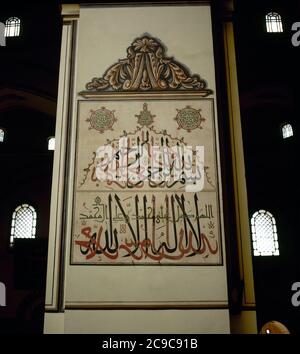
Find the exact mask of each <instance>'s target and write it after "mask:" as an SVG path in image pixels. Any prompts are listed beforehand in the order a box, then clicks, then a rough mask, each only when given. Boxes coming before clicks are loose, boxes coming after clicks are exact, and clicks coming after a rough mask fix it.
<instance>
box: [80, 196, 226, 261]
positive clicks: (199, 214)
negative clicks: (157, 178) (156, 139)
mask: <svg viewBox="0 0 300 354" xmlns="http://www.w3.org/2000/svg"><path fill="white" fill-rule="evenodd" d="M105 194H106V196H105V198H106V199H105V200H102V198H103V197H102V198H101V197H100V196H96V197H95V199H94V202H93V203H92V204H91V205H89V206H87V205H86V203H83V205H82V208H81V210H82V211H81V212H80V213H79V220H80V233H79V235H77V236H78V237H77V238H76V239H75V247H77V249H76V250H77V253H78V254H79V255H80V256H81V257H83V259H84V260H85V261H92V262H95V263H99V264H105V263H107V262H108V263H110V262H112V261H114V262H117V263H131V264H132V263H136V262H137V263H148V262H167V263H172V262H174V261H178V260H181V261H182V260H184V259H187V260H188V263H192V262H193V258H196V259H197V258H201V259H203V260H207V259H209V258H210V257H214V256H215V255H216V254H217V253H218V251H219V244H218V238H217V237H216V234H217V232H218V230H217V229H216V228H215V215H214V213H215V211H214V207H213V205H212V204H211V203H209V204H207V203H204V204H203V203H201V201H200V200H199V198H200V194H196V193H195V194H194V195H192V196H190V195H189V196H188V198H187V197H186V196H184V194H181V195H179V194H177V193H175V194H165V195H164V198H163V200H161V198H160V200H157V197H156V195H154V194H153V195H152V196H149V195H146V194H144V195H140V194H135V195H133V194H131V195H129V196H128V193H126V195H124V193H122V194H121V195H118V194H116V193H105ZM102 196H103V194H102ZM83 210H84V212H83ZM197 261H198V262H199V260H198V259H197Z"/></svg>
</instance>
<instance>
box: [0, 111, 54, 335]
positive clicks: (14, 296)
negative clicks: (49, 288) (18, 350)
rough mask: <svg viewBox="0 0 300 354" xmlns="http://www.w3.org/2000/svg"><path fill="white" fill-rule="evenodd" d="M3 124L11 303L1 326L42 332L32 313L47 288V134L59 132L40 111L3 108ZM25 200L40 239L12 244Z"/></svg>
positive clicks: (3, 211)
mask: <svg viewBox="0 0 300 354" xmlns="http://www.w3.org/2000/svg"><path fill="white" fill-rule="evenodd" d="M0 126H2V127H5V130H6V136H5V140H4V142H3V143H1V144H0V166H1V173H0V185H1V191H0V200H1V203H0V260H1V261H0V262H1V266H0V279H1V281H2V282H4V284H5V285H6V288H7V306H6V307H4V308H1V313H0V315H1V316H0V319H1V318H2V320H4V319H5V323H6V324H5V325H4V328H1V321H0V328H1V329H2V330H4V331H12V332H13V331H18V330H19V331H25V332H26V331H30V330H34V329H35V330H39V331H41V330H42V328H41V319H40V320H39V321H33V315H34V309H35V308H36V307H37V306H42V304H43V299H44V291H45V276H46V260H47V241H48V229H49V214H50V194H51V178H52V163H53V151H48V145H47V139H48V137H49V136H53V135H54V127H55V122H54V119H53V117H49V116H47V115H45V114H42V113H40V112H37V111H34V110H29V109H25V108H23V109H22V108H18V109H14V110H10V111H6V112H1V116H0ZM24 203H26V204H29V205H32V206H33V207H34V208H35V210H36V213H37V228H36V239H35V240H16V242H15V245H14V246H13V248H11V247H10V228H11V218H12V213H13V211H14V210H15V208H16V207H17V206H19V205H21V204H24ZM42 313H43V312H42V311H40V314H39V316H41V315H42ZM7 321H8V323H11V328H10V327H9V326H7ZM38 324H39V325H40V326H39V328H37V327H36V326H37V325H38Z"/></svg>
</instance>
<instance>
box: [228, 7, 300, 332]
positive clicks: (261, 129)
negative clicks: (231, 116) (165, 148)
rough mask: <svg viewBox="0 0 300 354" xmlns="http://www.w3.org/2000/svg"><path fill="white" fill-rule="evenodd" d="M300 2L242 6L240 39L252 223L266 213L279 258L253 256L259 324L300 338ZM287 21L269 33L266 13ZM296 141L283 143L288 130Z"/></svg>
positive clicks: (238, 16)
mask: <svg viewBox="0 0 300 354" xmlns="http://www.w3.org/2000/svg"><path fill="white" fill-rule="evenodd" d="M299 5H300V3H299V2H298V1H291V2H284V1H264V2H259V1H251V2H246V1H236V9H237V12H236V15H235V34H236V45H237V63H238V77H239V89H240V104H241V117H242V127H243V140H244V154H245V165H246V180H247V190H248V204H249V219H250V218H251V216H252V215H253V213H254V212H255V211H257V210H259V209H265V210H268V211H269V212H271V213H272V214H273V216H274V217H275V219H276V222H277V230H278V240H279V248H280V255H279V256H276V257H269V256H268V257H267V256H264V257H263V256H262V257H253V266H254V280H255V294H256V302H257V316H258V327H259V328H261V327H262V325H263V324H264V323H266V322H267V321H270V320H277V321H281V322H282V323H284V324H285V325H286V326H287V327H288V328H289V329H290V331H291V332H293V333H299V332H300V329H299V326H298V324H297V323H298V322H299V318H300V310H299V309H298V308H295V307H293V305H292V303H291V297H292V294H293V292H292V291H291V287H292V284H293V283H294V282H296V281H299V279H300V274H299V269H300V264H299V262H300V261H299V258H300V257H299V253H300V243H299V235H300V229H299V223H298V219H299V203H298V200H299V196H300V193H299V185H298V181H299V169H298V151H299V113H300V112H299V109H300V108H299V98H300V90H299V85H298V82H299V79H300V77H299V70H298V66H299V62H300V49H299V48H297V47H293V46H292V43H291V37H292V34H293V32H292V31H291V26H292V23H293V22H296V21H300V16H298V18H297V14H299V13H300V12H299V9H300V6H299ZM270 11H276V12H278V13H279V14H280V15H281V16H282V21H283V29H284V32H283V33H267V32H266V29H265V15H266V14H267V13H268V12H270ZM287 122H288V123H290V124H292V126H293V130H294V136H293V137H292V138H289V139H282V136H281V126H282V124H284V123H287Z"/></svg>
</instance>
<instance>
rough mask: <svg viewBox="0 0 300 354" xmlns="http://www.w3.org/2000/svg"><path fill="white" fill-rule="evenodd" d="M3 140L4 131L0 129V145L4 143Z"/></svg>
mask: <svg viewBox="0 0 300 354" xmlns="http://www.w3.org/2000/svg"><path fill="white" fill-rule="evenodd" d="M4 138H5V131H4V130H3V129H2V128H0V143H3V142H4Z"/></svg>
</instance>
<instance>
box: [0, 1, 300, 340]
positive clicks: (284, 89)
mask: <svg viewBox="0 0 300 354" xmlns="http://www.w3.org/2000/svg"><path fill="white" fill-rule="evenodd" d="M66 2H68V1H65V2H64V3H66ZM89 2H91V1H89ZM119 2H120V1H119ZM152 2H154V1H152ZM59 3H60V2H59V1H48V2H43V3H40V4H34V3H32V4H31V3H28V2H26V4H24V5H22V4H17V3H14V1H10V2H6V4H5V5H2V4H1V8H0V21H2V22H5V20H6V19H7V18H9V17H11V16H16V17H19V18H20V19H21V34H20V36H19V37H12V38H7V42H6V47H0V58H1V59H0V63H1V66H0V127H2V128H5V130H6V132H7V134H6V138H5V142H4V143H2V144H0V281H1V282H3V283H5V284H6V287H7V306H6V307H0V333H41V332H42V329H43V302H44V292H45V276H46V259H47V239H48V223H49V208H50V192H51V178H52V163H53V152H52V151H48V150H47V139H48V137H49V136H53V135H54V133H55V110H56V99H57V86H58V71H59V56H60V41H61V28H62V21H61V17H60V8H59ZM221 3H222V1H221V0H220V1H215V4H216V6H215V11H216V13H215V15H216V16H215V18H216V27H217V29H218V27H219V29H220V26H221V23H218V18H219V17H218V11H219V6H220V5H221ZM235 8H236V11H235V14H234V26H235V37H236V38H235V39H236V56H237V70H238V79H239V92H240V106H241V119H242V128H243V141H244V154H245V166H246V180H247V189H248V205H249V219H250V218H251V216H252V214H253V213H254V212H255V211H257V210H260V209H265V210H268V211H270V212H271V213H272V214H273V216H274V217H275V219H276V222H277V228H278V238H279V247H280V256H278V257H253V265H254V277H255V292H256V301H257V317H258V328H261V326H262V325H263V324H264V323H265V322H267V321H270V320H277V321H281V322H282V323H284V324H285V325H286V326H287V327H288V328H289V329H290V331H291V332H292V333H300V327H299V325H298V324H297V323H298V321H299V319H300V308H299V309H298V308H295V307H293V306H292V304H291V296H292V291H291V286H292V284H293V283H294V282H296V281H300V274H299V269H300V264H299V263H300V261H299V258H300V257H299V255H300V244H299V237H300V232H299V231H300V230H299V223H298V217H299V216H300V214H299V186H298V180H299V172H298V169H297V163H298V154H299V146H298V145H299V137H298V135H299V119H298V116H299V113H300V112H299V111H300V105H299V101H300V91H299V90H300V89H299V82H300V80H299V79H300V74H299V72H300V47H293V46H292V43H291V37H292V34H293V32H292V31H291V25H292V23H294V22H298V21H299V22H300V1H275V0H274V1H268V0H264V1H258V0H252V1H245V0H236V1H235ZM270 11H275V12H278V13H279V14H280V15H281V17H282V21H283V30H284V32H283V33H267V32H266V29H265V15H266V14H267V13H268V12H270ZM217 43H220V41H219V42H218V41H217ZM217 45H218V44H217ZM221 52H222V50H220V53H221ZM219 60H220V58H219ZM221 60H222V58H221ZM221 71H222V70H221ZM217 73H218V70H217ZM218 75H219V74H218ZM222 79H224V73H223V75H222V73H221V74H220V75H219V80H222ZM224 116H226V115H224ZM286 122H288V123H290V124H292V126H293V130H294V136H293V137H292V138H289V139H285V140H283V139H282V136H281V130H280V128H281V125H282V124H283V123H286ZM223 134H224V135H225V138H226V135H228V132H226V131H225V132H223ZM223 163H226V161H223ZM22 203H28V204H31V205H32V206H34V208H35V209H36V211H37V215H38V224H37V238H36V240H23V242H18V243H17V242H16V245H15V247H14V249H13V250H11V249H10V248H9V236H10V222H11V215H12V212H13V211H14V209H15V208H16V206H18V205H20V204H22Z"/></svg>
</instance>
